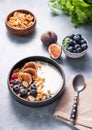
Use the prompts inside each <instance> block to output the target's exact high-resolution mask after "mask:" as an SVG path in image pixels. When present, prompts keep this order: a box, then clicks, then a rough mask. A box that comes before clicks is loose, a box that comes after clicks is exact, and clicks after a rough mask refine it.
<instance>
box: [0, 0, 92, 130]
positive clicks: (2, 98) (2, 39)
mask: <svg viewBox="0 0 92 130" xmlns="http://www.w3.org/2000/svg"><path fill="white" fill-rule="evenodd" d="M15 9H28V10H30V11H32V12H33V13H34V14H35V16H36V19H37V25H36V31H35V32H34V33H33V34H32V35H30V36H27V37H17V36H13V35H11V34H9V33H8V32H7V30H6V27H5V18H6V16H7V15H8V13H10V12H11V11H13V10H15ZM46 30H53V31H55V32H56V33H57V35H58V43H59V44H61V41H62V39H63V38H64V37H65V36H66V35H67V34H69V33H72V32H73V33H81V34H82V35H83V36H85V37H86V38H87V40H88V42H89V50H88V53H87V54H86V55H85V56H84V57H82V58H80V59H70V58H67V57H66V56H65V55H64V54H62V57H61V59H59V60H57V62H58V63H59V64H60V66H61V67H62V68H63V69H64V71H65V76H66V84H67V81H68V79H69V77H70V76H71V75H72V74H77V73H82V74H83V75H84V76H85V77H88V78H92V71H91V70H92V43H91V42H92V24H90V25H84V26H81V27H79V28H77V29H76V28H74V27H73V25H72V24H71V22H70V19H69V17H67V16H65V15H63V14H61V15H60V16H53V15H52V14H51V12H50V9H49V7H48V0H0V130H60V129H62V130H74V128H73V127H71V126H69V125H67V124H65V123H63V122H61V121H57V120H55V119H54V118H53V113H54V110H55V108H56V106H57V104H58V102H59V100H58V101H56V102H54V103H53V104H51V105H49V106H46V107H43V108H31V107H26V106H23V105H21V104H19V103H18V102H16V101H15V100H14V99H13V98H12V97H11V95H10V93H9V91H8V87H7V76H8V73H9V71H10V69H11V67H12V66H13V65H14V64H15V63H16V62H17V61H19V60H20V59H22V58H25V57H28V56H34V55H41V56H47V57H50V56H49V54H48V52H47V50H46V49H45V48H44V47H43V46H42V43H41V41H40V36H41V34H42V33H43V32H44V31H46Z"/></svg>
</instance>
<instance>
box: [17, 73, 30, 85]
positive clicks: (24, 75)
mask: <svg viewBox="0 0 92 130" xmlns="http://www.w3.org/2000/svg"><path fill="white" fill-rule="evenodd" d="M18 78H21V79H22V80H24V81H27V82H28V83H29V84H31V83H32V76H31V75H30V74H28V73H24V72H20V73H19V75H18Z"/></svg>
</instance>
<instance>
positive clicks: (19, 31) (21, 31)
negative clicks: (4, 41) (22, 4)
mask: <svg viewBox="0 0 92 130" xmlns="http://www.w3.org/2000/svg"><path fill="white" fill-rule="evenodd" d="M15 12H17V13H23V14H26V15H28V14H30V16H32V17H33V19H32V20H31V19H30V21H29V22H31V23H32V24H31V25H28V26H26V25H25V28H22V24H24V23H23V21H21V23H18V25H16V27H15V25H11V24H10V23H9V20H10V18H11V17H13V20H14V22H16V19H17V18H15V19H14V13H15ZM21 17H22V16H21ZM14 22H13V24H14ZM19 24H20V27H19ZM5 25H6V28H7V30H8V31H9V33H11V34H14V35H17V36H26V35H28V34H31V33H32V32H33V31H34V30H35V26H36V18H35V16H34V14H33V13H32V12H30V11H28V10H24V9H18V10H15V11H12V12H11V13H10V14H8V16H7V17H6V20H5Z"/></svg>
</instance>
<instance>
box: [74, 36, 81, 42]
mask: <svg viewBox="0 0 92 130" xmlns="http://www.w3.org/2000/svg"><path fill="white" fill-rule="evenodd" d="M73 39H74V40H75V41H76V42H79V41H80V40H81V38H80V36H79V35H75V36H74V37H73Z"/></svg>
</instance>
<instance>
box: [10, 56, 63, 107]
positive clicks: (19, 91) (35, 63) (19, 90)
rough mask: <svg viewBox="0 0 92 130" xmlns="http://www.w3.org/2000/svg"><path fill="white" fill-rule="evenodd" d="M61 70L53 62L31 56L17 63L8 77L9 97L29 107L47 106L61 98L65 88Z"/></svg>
mask: <svg viewBox="0 0 92 130" xmlns="http://www.w3.org/2000/svg"><path fill="white" fill-rule="evenodd" d="M64 85H65V75H64V72H63V70H62V68H61V67H60V66H59V65H58V64H57V63H56V62H55V61H53V60H51V59H49V58H46V57H42V56H32V57H27V58H25V59H22V60H20V61H19V62H17V63H16V64H15V65H14V66H13V68H12V69H11V71H10V73H9V76H8V88H9V91H10V93H11V95H12V96H13V97H14V98H15V99H16V100H17V101H18V102H20V103H21V104H23V105H26V106H31V107H42V106H45V105H49V104H50V103H52V102H54V101H56V99H57V98H59V97H61V96H62V94H63V92H64V88H65V86H64Z"/></svg>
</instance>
